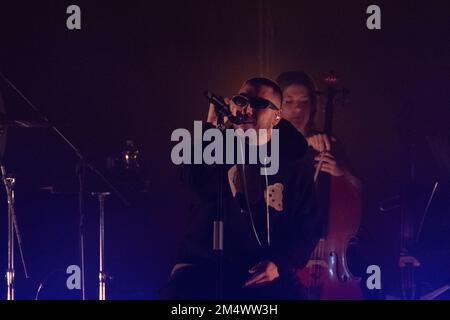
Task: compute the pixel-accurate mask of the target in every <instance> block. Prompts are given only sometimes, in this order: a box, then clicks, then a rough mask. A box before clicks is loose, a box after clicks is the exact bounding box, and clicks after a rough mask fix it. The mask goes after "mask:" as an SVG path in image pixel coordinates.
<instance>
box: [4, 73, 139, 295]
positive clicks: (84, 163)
mask: <svg viewBox="0 0 450 320" xmlns="http://www.w3.org/2000/svg"><path fill="white" fill-rule="evenodd" d="M0 77H1V78H2V79H3V80H4V81H5V82H6V83H7V84H8V85H9V86H10V87H11V88H12V89H13V90H14V91H15V92H16V93H17V94H18V95H19V96H20V97H21V98H22V99H23V100H24V101H25V102H26V103H27V104H28V106H30V107H31V109H33V110H34V111H35V112H36V113H37V114H38V115H39V117H40V118H41V119H42V120H43V121H44V122H45V123H47V124H48V125H49V127H50V128H51V129H52V130H53V131H54V132H55V133H56V134H57V135H58V136H59V137H60V138H61V139H62V140H63V141H64V142H65V143H66V144H67V145H68V146H69V147H70V149H72V151H73V152H74V154H75V155H76V156H77V158H78V160H79V161H78V165H77V174H78V180H79V199H78V200H79V203H78V205H79V214H80V224H79V242H80V263H81V265H80V269H81V298H82V300H86V286H85V254H84V249H85V248H84V236H85V230H84V226H85V210H84V203H85V201H84V187H85V181H84V180H85V179H84V175H85V170H86V168H88V169H89V170H90V171H91V172H93V173H94V174H95V175H97V176H98V177H99V178H100V179H101V180H102V182H103V183H104V184H105V185H106V186H107V187H108V188H109V189H110V190H111V191H112V192H113V193H114V194H115V195H116V196H117V197H118V198H119V199H120V200H121V201H122V203H123V204H124V205H125V206H127V207H129V206H130V203H129V202H128V200H127V199H126V198H125V197H124V196H123V195H122V193H121V192H120V191H119V190H117V188H116V187H114V186H113V185H112V184H111V182H109V181H108V179H106V177H105V176H104V175H103V174H102V173H101V172H100V171H99V170H98V169H97V168H96V167H95V166H94V165H93V164H92V163H90V162H89V161H88V160H87V159H86V158H85V157H84V156H83V154H82V153H81V151H80V149H79V148H78V147H76V146H75V144H74V143H72V142H71V141H70V140H69V139H68V138H67V137H66V136H65V135H64V134H63V133H62V132H61V131H60V130H59V129H58V128H57V127H56V126H55V125H54V124H53V123H51V122H50V120H49V119H48V118H47V117H46V116H45V115H44V114H43V113H42V112H41V111H40V110H39V109H38V108H37V107H36V106H35V105H34V104H33V103H32V102H31V101H30V100H29V99H28V98H27V97H26V96H25V95H24V94H23V93H22V92H21V91H20V90H19V89H18V88H17V87H16V86H15V85H14V84H13V83H12V82H11V81H10V80H9V79H8V78H6V77H5V75H4V74H3V73H2V72H1V71H0Z"/></svg>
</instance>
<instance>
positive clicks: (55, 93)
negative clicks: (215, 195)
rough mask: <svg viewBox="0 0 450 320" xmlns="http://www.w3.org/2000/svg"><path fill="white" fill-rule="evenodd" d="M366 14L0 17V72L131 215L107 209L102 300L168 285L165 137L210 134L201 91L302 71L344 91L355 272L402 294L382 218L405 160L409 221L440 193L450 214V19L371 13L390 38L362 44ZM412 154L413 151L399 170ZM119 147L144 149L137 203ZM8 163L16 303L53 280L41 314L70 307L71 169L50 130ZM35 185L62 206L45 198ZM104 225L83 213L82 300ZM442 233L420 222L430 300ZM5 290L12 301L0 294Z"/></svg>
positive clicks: (92, 7) (173, 8) (137, 11)
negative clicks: (334, 79) (331, 75)
mask: <svg viewBox="0 0 450 320" xmlns="http://www.w3.org/2000/svg"><path fill="white" fill-rule="evenodd" d="M70 4H77V5H79V6H80V7H81V16H82V28H81V30H77V31H69V30H67V28H66V19H67V17H68V15H67V14H66V8H67V6H69V5H70ZM370 4H373V3H372V2H368V1H339V2H337V1H171V2H153V1H114V2H112V1H70V2H69V1H39V2H37V1H28V2H25V1H5V0H2V1H1V3H0V70H1V71H2V72H3V73H4V74H5V75H6V76H7V77H8V78H9V79H10V80H11V81H12V82H13V83H15V85H16V86H17V87H19V88H20V89H21V90H22V91H23V93H24V94H25V95H26V96H27V97H29V98H30V99H31V100H32V101H33V102H34V103H35V104H36V105H37V106H38V107H39V109H40V110H41V111H42V112H43V113H44V114H46V115H47V116H48V118H49V119H50V120H51V121H53V122H54V123H55V124H56V125H57V126H58V127H59V128H60V129H61V130H62V131H63V132H64V133H65V134H66V135H67V137H69V138H70V139H71V140H72V141H73V142H74V143H75V144H76V145H78V146H79V148H80V150H82V152H83V153H84V154H85V156H86V157H87V158H89V159H90V160H92V162H93V163H94V164H95V165H97V166H98V167H99V169H100V170H101V171H102V172H104V173H105V174H106V175H107V176H108V177H109V178H111V179H112V181H114V182H115V183H116V184H117V185H118V187H119V189H120V190H121V191H123V192H124V193H125V194H126V196H127V197H128V198H129V200H130V201H131V202H132V206H131V207H129V208H126V207H125V206H123V204H121V203H120V202H119V201H118V200H117V198H115V197H110V198H109V199H108V200H107V206H106V211H107V212H106V217H107V221H106V224H107V226H106V242H107V252H106V259H107V261H106V263H107V269H108V270H109V271H110V273H111V275H112V276H113V277H114V279H113V280H112V281H111V282H110V284H109V287H108V296H109V297H111V298H121V299H153V298H156V296H157V295H156V293H157V290H158V288H160V287H161V286H162V285H163V284H164V283H165V281H166V280H167V277H168V275H169V272H170V269H171V266H172V264H173V262H174V261H173V259H174V250H175V245H176V242H177V241H178V239H179V238H180V234H181V232H182V229H183V228H182V227H183V224H184V222H185V218H184V217H185V215H184V213H185V211H186V208H187V206H188V198H187V196H186V193H185V192H183V189H182V187H181V185H180V184H179V182H178V179H177V173H176V167H175V166H174V165H173V164H172V163H171V160H170V150H171V147H172V146H173V143H171V141H170V135H171V132H172V131H173V130H174V129H176V128H187V129H190V130H191V129H192V126H193V120H201V119H205V116H206V113H207V105H206V103H205V100H204V98H203V96H202V92H203V90H204V89H210V90H213V91H215V92H217V93H219V94H221V95H231V94H233V93H234V92H236V90H237V89H238V88H239V86H240V84H241V83H242V82H243V81H244V80H245V79H247V78H249V77H253V76H255V75H264V76H268V77H271V78H275V77H276V76H277V75H278V74H279V73H281V72H282V71H286V70H305V71H306V72H308V73H309V74H310V75H311V76H312V77H313V78H314V79H315V81H316V85H317V86H318V87H319V88H321V89H323V88H324V82H323V78H324V77H325V76H326V75H327V74H328V72H329V71H330V70H335V71H336V73H337V74H338V75H339V78H340V81H341V83H342V85H344V86H345V87H347V88H349V90H350V100H349V102H348V103H347V104H346V105H345V106H343V107H339V108H338V109H337V110H336V116H335V123H334V128H335V133H336V136H338V137H339V138H340V139H341V140H342V141H343V142H344V144H345V146H346V149H347V153H348V156H349V158H350V159H351V163H352V166H353V169H354V172H355V174H357V175H358V176H359V177H360V178H361V179H362V181H363V184H364V207H365V210H364V215H363V223H362V226H361V232H360V235H359V237H360V246H359V249H358V251H359V255H360V256H362V258H361V259H362V261H363V263H362V264H360V265H359V267H358V266H357V265H356V264H355V266H354V272H355V273H361V272H363V271H364V270H365V266H367V265H369V264H378V265H380V266H381V267H382V272H383V279H382V280H383V285H384V288H383V289H384V290H383V291H384V292H385V293H390V294H393V295H396V294H397V295H398V292H397V287H398V281H399V280H398V274H397V271H396V270H397V269H396V263H397V256H398V250H399V237H400V235H399V222H400V218H399V217H400V215H399V212H398V210H397V211H396V210H393V211H391V212H389V213H385V214H381V213H380V212H379V210H378V204H379V202H380V201H381V200H383V199H386V198H389V197H392V196H396V195H399V194H401V193H402V190H404V188H405V185H406V183H407V179H406V176H407V174H406V172H407V169H408V167H409V166H408V163H409V160H408V159H412V160H413V163H414V164H415V168H416V180H415V184H414V190H415V194H416V196H415V197H414V199H415V200H417V203H416V204H414V206H413V207H414V208H416V209H417V212H419V217H420V212H421V211H423V208H424V206H425V201H426V197H427V195H429V193H430V192H431V188H432V186H433V182H434V181H435V180H436V179H438V180H439V181H441V183H442V186H443V187H442V189H439V192H440V193H439V194H438V196H439V197H441V198H443V199H445V198H446V197H448V194H449V193H448V181H449V179H448V171H446V170H448V167H445V161H447V164H448V157H449V155H448V153H447V154H446V155H445V146H444V145H445V143H447V145H446V146H447V149H448V141H449V140H448V139H449V120H448V119H449V116H450V111H449V97H448V88H449V74H450V73H449V71H450V68H449V62H448V57H449V56H450V54H449V53H450V52H449V43H450V42H449V40H450V39H449V29H450V26H449V19H448V16H449V12H450V8H449V7H450V6H449V2H448V1H427V2H424V1H395V2H394V1H389V2H388V1H377V3H376V4H378V5H379V6H380V7H381V12H382V29H381V30H375V31H370V30H368V29H367V28H366V18H367V16H368V15H367V14H366V8H367V6H368V5H370ZM261 8H264V9H263V11H261V12H262V14H263V16H262V17H263V19H261V16H260V14H261V12H260V11H259V10H260V9H261ZM262 31H264V32H265V33H261V32H262ZM262 35H263V36H262ZM261 37H262V38H261ZM0 92H1V94H2V96H3V99H4V101H5V106H6V113H7V116H8V118H18V119H28V120H39V116H38V115H37V114H36V113H35V112H33V111H32V110H31V109H30V108H29V107H28V106H27V105H26V104H25V103H24V102H23V101H22V100H21V99H20V98H18V97H17V95H15V94H14V92H13V91H12V90H11V88H9V87H8V86H6V85H5V83H4V82H3V81H2V82H1V84H0ZM319 120H320V113H319ZM319 124H320V122H319ZM430 136H431V137H440V139H441V140H442V141H444V144H440V145H439V146H440V147H439V148H438V149H439V150H440V151H441V153H442V154H443V155H442V154H441V158H442V157H443V159H444V160H443V161H444V165H443V164H442V163H443V162H442V160H441V162H439V161H438V160H436V155H435V154H432V152H431V151H430V148H429V143H427V141H428V140H426V139H427V137H430ZM407 138H408V139H409V140H408V141H414V145H415V148H414V149H413V152H412V157H409V158H408V157H406V155H405V154H406V153H405V149H406V146H407V145H408V144H406V141H407ZM128 139H131V140H134V141H135V142H136V143H137V145H138V147H139V149H140V161H141V164H142V169H141V172H140V182H141V184H140V185H139V186H138V187H137V186H136V184H135V183H133V182H132V181H133V179H132V177H129V176H128V177H127V179H128V180H126V181H130V182H129V183H125V182H124V181H125V179H121V178H120V177H123V174H124V173H123V172H122V173H117V172H114V171H111V170H107V169H106V168H105V167H106V160H105V159H106V158H107V157H112V158H115V157H119V156H120V152H121V150H122V149H123V147H124V145H125V141H126V140H128ZM433 141H435V140H433ZM445 159H446V160H445ZM3 162H4V163H5V165H6V167H7V169H8V171H10V172H13V173H14V174H15V175H16V177H17V195H16V197H17V217H18V220H19V224H20V228H21V232H22V236H23V242H24V251H25V257H26V260H27V263H28V267H29V271H30V274H31V278H30V279H28V280H26V279H24V276H23V271H22V268H21V265H20V260H19V259H17V260H16V271H17V282H18V283H17V297H18V298H22V299H32V298H34V295H35V293H36V290H37V286H38V285H39V283H41V282H42V281H43V280H44V279H47V280H46V285H44V286H43V289H42V291H41V295H42V296H41V297H42V298H49V299H51V298H78V297H79V292H69V291H68V290H65V289H64V281H65V277H66V275H65V273H64V270H65V268H66V267H67V266H68V265H70V264H78V251H77V250H78V249H77V246H78V240H77V230H78V213H77V195H76V191H77V185H76V183H77V177H76V174H75V167H76V164H77V159H76V157H75V156H74V154H73V153H72V151H71V150H70V149H69V148H68V147H67V146H66V145H64V143H63V142H62V141H61V139H59V138H58V137H57V136H56V135H55V134H54V133H53V132H52V131H51V130H46V129H33V130H25V129H10V130H9V131H8V134H7V143H6V150H5V154H4V158H3ZM87 180H88V187H87V188H88V191H92V190H101V188H100V183H99V181H98V180H97V179H95V178H94V177H93V176H92V174H89V173H88V174H87ZM446 183H447V189H445V187H446ZM43 186H54V187H55V190H57V192H56V193H54V194H51V193H49V192H46V191H43V190H42V189H40V188H41V187H43ZM103 189H104V188H103ZM103 189H102V190H103ZM2 199H5V195H4V193H2ZM440 201H441V202H439V204H434V203H433V206H432V208H431V209H432V210H431V211H430V215H429V216H428V217H429V218H427V222H428V221H429V220H430V221H434V220H433V219H435V220H436V221H438V219H441V220H439V221H448V214H449V211H448V204H447V203H446V202H445V201H443V200H440ZM4 202H5V201H2V211H1V212H3V213H4V214H2V215H1V219H0V222H1V223H0V227H1V230H0V240H1V241H0V268H1V270H2V273H3V271H4V270H5V268H6V207H5V203H4ZM97 210H98V209H97V203H96V202H95V201H94V199H93V198H92V197H90V196H89V197H87V209H86V213H87V221H86V223H87V246H88V252H87V254H88V261H87V272H88V278H87V284H88V288H87V289H88V297H89V298H92V299H95V298H96V297H97V296H96V295H97V293H96V292H97V291H96V290H97V288H96V281H97V274H96V270H97V268H98V258H97V253H98V251H97V246H98V240H97V233H96V232H97V229H96V228H97V227H98V222H97V220H98V214H97ZM436 212H438V213H439V215H438V213H436ZM435 216H436V217H437V216H438V217H439V218H436V217H435ZM444 227H445V226H444V225H443V223H440V222H435V223H428V224H427V227H426V230H425V231H426V232H428V234H430V233H431V234H439V232H443V234H444V235H445V236H446V237H447V238H445V236H444V238H438V239H435V240H433V241H431V242H430V241H429V242H427V245H424V249H423V250H422V252H431V251H430V248H433V250H434V249H435V250H436V251H437V252H438V253H437V254H436V255H433V257H431V258H429V260H428V261H431V262H429V263H428V264H427V263H425V266H424V268H423V270H424V271H423V272H422V275H421V277H422V278H423V279H424V280H423V282H427V283H428V286H429V287H435V286H439V285H443V284H445V283H446V281H448V279H449V278H450V274H449V273H448V269H447V270H446V266H447V265H446V264H445V263H448V258H445V257H448V255H446V254H442V252H448V251H445V250H446V249H445V248H444V249H441V247H442V244H443V243H446V242H445V241H447V240H448V233H445V232H444V231H445V230H446V229H443V228H444ZM442 230H444V231H442ZM443 239H444V240H443ZM447 250H448V247H447ZM437 257H438V258H437ZM442 257H444V258H442ZM17 258H19V256H18V255H17ZM446 259H447V260H446ZM422 278H421V279H422ZM421 281H422V280H421ZM0 289H1V292H0V298H4V296H5V289H4V281H2V283H1V285H0Z"/></svg>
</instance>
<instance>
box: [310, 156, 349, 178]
mask: <svg viewBox="0 0 450 320" xmlns="http://www.w3.org/2000/svg"><path fill="white" fill-rule="evenodd" d="M314 160H316V164H315V165H314V167H315V168H316V169H317V166H319V165H320V171H323V172H327V173H329V174H331V175H332V176H335V177H341V176H343V175H344V174H345V173H346V170H345V168H343V167H342V166H341V165H340V164H339V162H338V161H337V160H336V158H335V157H334V156H333V155H332V154H331V153H330V152H323V153H319V154H318V155H317V156H315V157H314Z"/></svg>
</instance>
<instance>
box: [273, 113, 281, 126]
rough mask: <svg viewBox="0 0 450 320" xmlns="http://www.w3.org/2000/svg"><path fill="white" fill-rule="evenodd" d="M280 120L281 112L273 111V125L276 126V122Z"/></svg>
mask: <svg viewBox="0 0 450 320" xmlns="http://www.w3.org/2000/svg"><path fill="white" fill-rule="evenodd" d="M280 120H281V110H277V111H275V120H274V121H273V125H274V126H276V125H277V124H278V122H280Z"/></svg>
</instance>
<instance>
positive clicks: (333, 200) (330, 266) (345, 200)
mask: <svg viewBox="0 0 450 320" xmlns="http://www.w3.org/2000/svg"><path fill="white" fill-rule="evenodd" d="M325 81H326V83H327V90H326V104H325V122H324V130H323V131H324V133H325V134H327V135H328V136H329V137H331V136H332V127H333V114H334V104H335V103H334V101H335V99H336V97H338V96H339V95H343V94H345V91H344V90H338V89H337V86H336V84H337V78H336V76H335V75H334V74H333V73H331V74H330V75H329V76H328V77H327V78H326V79H325ZM331 152H333V145H332V150H331ZM322 157H323V153H322ZM320 166H321V161H320V162H319V164H318V167H317V169H316V174H315V181H316V188H317V191H318V195H319V207H320V209H321V210H324V211H323V212H324V214H325V215H326V216H327V223H326V226H325V227H324V231H323V236H322V238H321V239H320V240H319V242H318V243H317V245H316V247H315V249H314V251H313V253H312V255H311V257H310V259H309V261H308V263H307V265H306V266H305V267H304V268H302V269H300V270H298V271H297V276H298V278H299V280H300V282H301V283H302V284H303V285H304V286H305V288H306V293H307V298H308V299H310V300H357V299H362V290H361V288H360V278H357V277H355V276H353V275H352V274H351V272H350V270H349V268H348V265H347V248H348V246H349V244H350V241H351V239H353V238H354V237H355V236H356V233H357V232H358V229H359V226H360V223H361V192H360V189H359V188H358V187H356V186H355V185H353V184H352V183H350V182H349V181H348V180H347V179H346V178H345V177H344V176H342V177H335V176H331V175H330V174H329V173H325V172H321V173H320V176H319V172H320ZM316 178H319V179H316Z"/></svg>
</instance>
